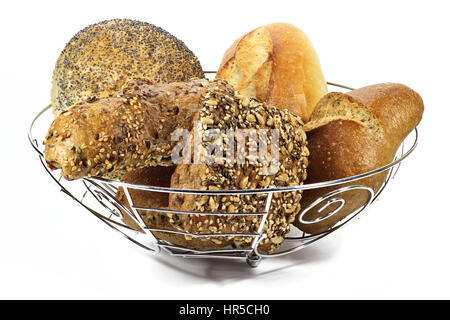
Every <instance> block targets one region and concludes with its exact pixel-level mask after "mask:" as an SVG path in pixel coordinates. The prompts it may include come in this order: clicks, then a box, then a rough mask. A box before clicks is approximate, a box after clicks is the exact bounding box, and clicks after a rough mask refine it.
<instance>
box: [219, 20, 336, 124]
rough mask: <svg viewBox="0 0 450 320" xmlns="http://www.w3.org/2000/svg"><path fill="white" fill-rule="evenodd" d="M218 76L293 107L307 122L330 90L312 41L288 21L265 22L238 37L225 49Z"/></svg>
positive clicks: (250, 93)
mask: <svg viewBox="0 0 450 320" xmlns="http://www.w3.org/2000/svg"><path fill="white" fill-rule="evenodd" d="M216 77H217V78H222V79H225V80H227V81H228V82H229V83H230V84H231V85H232V86H233V87H234V88H235V89H236V90H238V91H239V92H240V93H242V94H244V95H247V96H248V97H253V98H256V99H258V100H260V101H264V102H267V104H269V105H273V106H276V107H278V108H280V109H289V110H290V111H291V112H293V113H295V114H297V115H299V116H301V118H302V120H303V122H307V121H308V119H309V116H310V114H311V112H312V110H313V109H314V106H315V105H316V103H317V101H319V99H320V98H321V97H322V96H323V95H325V94H326V93H327V85H326V81H325V78H324V76H323V73H322V70H321V67H320V63H319V59H318V57H317V54H316V52H315V50H314V48H313V46H312V44H311V42H310V41H309V39H308V38H307V36H306V35H305V34H304V33H303V32H302V31H301V30H300V29H298V28H297V27H295V26H293V25H291V24H287V23H274V24H269V25H265V26H262V27H259V28H257V29H255V30H253V31H251V32H249V33H247V34H245V35H244V36H242V37H241V38H239V39H237V40H236V41H235V42H234V43H233V45H232V46H231V47H230V48H229V49H228V50H227V51H226V52H225V55H224V56H223V59H222V63H221V64H220V67H219V70H218V72H217V75H216Z"/></svg>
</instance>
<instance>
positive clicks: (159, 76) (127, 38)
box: [51, 19, 204, 115]
mask: <svg viewBox="0 0 450 320" xmlns="http://www.w3.org/2000/svg"><path fill="white" fill-rule="evenodd" d="M132 78H145V79H148V80H150V81H152V82H154V83H156V82H166V83H168V82H175V81H187V80H189V79H190V78H204V74H203V71H202V68H201V65H200V63H199V61H198V59H197V57H196V56H195V55H194V54H193V53H192V52H191V51H190V50H189V49H188V48H187V47H186V45H185V44H184V43H183V42H182V41H180V40H178V39H177V38H176V37H174V36H172V35H171V34H170V33H168V32H167V31H165V30H163V29H161V28H159V27H157V26H154V25H152V24H149V23H145V22H140V21H135V20H128V19H114V20H108V21H103V22H99V23H96V24H93V25H90V26H88V27H86V28H84V29H83V30H81V31H79V32H78V33H77V34H76V35H75V36H74V37H73V38H72V39H71V40H70V41H69V43H67V45H66V46H65V48H64V50H63V51H62V53H61V54H60V56H59V58H58V60H57V62H56V66H55V69H54V71H53V80H52V90H51V103H52V106H53V113H54V114H55V115H57V114H59V113H60V112H61V111H64V110H67V109H68V108H70V107H71V106H73V105H74V104H76V103H77V102H79V101H83V100H86V99H89V98H91V97H97V98H104V97H107V96H109V95H110V94H111V93H114V92H116V91H118V90H120V88H121V87H122V86H123V85H124V84H125V83H126V82H127V81H128V80H131V79H132Z"/></svg>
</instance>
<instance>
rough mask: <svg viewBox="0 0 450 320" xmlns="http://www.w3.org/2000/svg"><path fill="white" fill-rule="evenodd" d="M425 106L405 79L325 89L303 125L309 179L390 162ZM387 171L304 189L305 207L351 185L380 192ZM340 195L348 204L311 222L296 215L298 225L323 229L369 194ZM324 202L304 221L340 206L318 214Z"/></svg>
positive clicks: (310, 230)
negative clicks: (344, 89)
mask: <svg viewBox="0 0 450 320" xmlns="http://www.w3.org/2000/svg"><path fill="white" fill-rule="evenodd" d="M423 108H424V107H423V102H422V99H421V97H420V96H419V95H418V94H417V93H416V92H414V91H413V90H412V89H410V88H408V87H406V86H404V85H402V84H393V83H383V84H377V85H372V86H368V87H364V88H361V89H357V90H353V91H350V92H348V93H337V92H332V93H329V94H327V95H326V96H324V97H323V98H322V99H321V100H320V101H319V102H318V104H317V106H316V108H315V109H314V112H313V113H312V115H311V120H310V121H309V122H308V123H307V124H306V126H305V129H306V131H307V137H308V148H309V150H310V159H309V160H310V161H309V163H310V164H309V167H308V181H307V182H308V183H315V182H322V181H328V180H335V179H340V178H345V177H350V176H354V175H357V174H361V173H365V172H368V171H371V170H374V169H376V168H379V167H381V166H383V165H386V164H388V163H390V162H391V161H392V160H393V158H394V156H395V153H396V151H397V149H398V147H399V146H400V144H401V142H402V141H403V140H404V139H405V137H406V136H407V135H408V134H409V133H410V132H411V130H413V129H414V128H415V127H416V126H417V125H418V124H419V122H420V120H421V118H422V113H423ZM387 173H388V172H387V171H384V172H382V173H379V174H376V175H373V176H370V177H367V178H364V179H361V180H358V181H354V182H350V183H347V184H340V185H337V186H333V187H327V188H321V189H311V190H305V191H304V193H303V199H302V207H303V208H306V207H307V206H309V205H310V204H312V203H313V202H314V201H315V200H316V199H318V198H319V197H321V196H323V195H325V194H326V193H328V192H331V191H333V190H336V189H338V188H342V187H345V186H349V185H362V186H368V187H371V188H372V189H373V190H374V191H375V192H377V191H378V190H379V188H380V187H381V186H382V184H383V181H384V180H385V178H386V175H387ZM336 197H341V198H343V199H344V200H345V206H344V207H343V208H342V209H341V210H340V211H339V212H338V213H337V214H335V215H333V216H331V217H329V218H327V219H325V220H322V221H320V222H316V223H311V224H309V223H301V222H299V220H298V219H296V221H295V225H296V226H298V227H299V228H300V229H301V230H303V231H305V232H307V233H310V234H317V233H320V232H324V231H326V230H328V229H330V228H332V227H333V226H335V225H336V224H337V223H338V222H339V221H341V220H342V219H344V218H346V217H347V216H348V215H349V214H350V213H351V212H353V211H354V210H356V209H358V208H360V207H361V206H362V205H363V204H365V203H366V202H367V200H368V198H369V193H368V192H367V191H358V190H353V191H347V192H345V193H341V194H338V195H336ZM323 204H324V203H322V204H321V205H319V206H317V207H315V208H313V209H312V210H311V211H309V212H307V213H306V214H305V215H304V217H303V220H305V221H307V222H311V221H313V220H315V219H318V218H320V217H325V216H326V215H328V214H329V213H330V212H331V211H332V210H334V209H336V205H334V206H329V207H328V208H326V209H324V210H323V211H321V212H320V213H319V212H318V210H317V209H319V208H320V207H321V206H322V205H323Z"/></svg>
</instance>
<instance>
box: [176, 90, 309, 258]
mask: <svg viewBox="0 0 450 320" xmlns="http://www.w3.org/2000/svg"><path fill="white" fill-rule="evenodd" d="M208 95H209V96H208V98H207V99H208V100H206V102H205V104H204V107H203V108H202V110H200V112H199V116H200V119H202V123H203V124H204V125H203V126H199V127H194V130H193V133H192V135H196V134H198V135H200V136H204V135H205V133H206V130H210V129H213V128H220V129H221V130H222V132H224V131H226V130H227V129H235V131H236V132H237V130H239V129H254V130H255V131H257V132H258V133H260V132H261V131H262V130H269V129H274V130H277V132H279V134H278V136H279V140H278V142H277V141H276V140H275V138H274V137H273V136H272V140H271V144H273V146H274V147H278V148H279V150H280V152H279V159H278V165H277V168H276V170H274V171H272V172H270V171H268V172H264V171H263V169H267V165H263V164H262V163H261V161H256V162H253V161H252V157H251V155H250V153H249V148H250V146H249V147H248V148H246V153H245V161H244V162H243V163H239V162H237V161H236V160H237V157H238V156H237V155H236V154H235V155H234V161H233V162H234V163H233V162H230V163H226V162H225V163H223V162H222V163H211V164H208V163H206V162H202V163H199V164H195V163H194V164H179V165H178V166H177V167H176V169H175V172H174V174H173V175H172V180H171V187H172V188H181V189H201V190H235V189H255V188H269V187H274V186H279V187H283V186H293V185H300V184H302V182H303V180H304V179H305V178H306V166H307V165H308V149H307V147H306V135H305V133H304V131H303V124H302V121H301V119H300V117H298V116H295V115H293V114H292V113H290V112H289V111H287V110H279V109H277V108H275V107H269V106H267V105H265V104H263V103H260V102H258V101H257V100H254V99H247V98H242V97H241V96H240V95H237V94H236V92H235V91H233V90H232V89H231V87H230V86H228V85H226V84H225V83H223V82H220V81H219V85H218V86H217V87H215V88H214V90H213V91H211V92H209V93H208ZM203 119H204V121H203ZM195 130H198V131H197V132H195ZM238 140H239V139H238V138H237V137H236V141H238ZM230 143H232V142H230ZM209 146H210V142H209V141H202V142H201V148H204V149H207V148H208V147H209ZM227 146H228V142H227V140H226V139H225V146H224V147H223V148H224V149H225V150H226V148H227ZM237 149H239V146H237ZM259 151H260V152H261V150H259ZM271 159H272V160H273V158H271ZM236 162H237V163H236ZM266 199H267V195H266V194H256V195H255V194H251V195H233V196H224V195H220V196H219V195H217V196H201V195H193V194H175V193H171V194H170V196H169V208H170V209H175V210H189V211H200V212H202V211H205V212H228V213H252V212H264V211H265V203H266ZM300 199H301V192H288V193H276V194H274V198H273V199H272V202H271V206H270V211H269V214H268V217H267V221H266V223H265V225H264V228H263V232H265V233H266V235H267V237H266V238H265V239H264V240H262V241H261V242H260V245H259V247H258V251H259V252H263V253H270V252H273V251H274V250H275V249H277V248H278V247H279V246H280V245H281V243H282V242H283V241H284V236H285V235H286V234H287V233H288V232H289V228H290V224H291V223H292V222H293V219H294V217H295V215H296V214H297V213H298V212H299V211H300ZM260 222H261V216H256V215H250V216H243V215H235V216H225V217H224V216H216V217H211V216H203V215H201V214H200V215H183V216H181V215H180V216H179V218H178V219H174V223H173V224H174V226H175V227H176V228H178V229H179V230H185V231H188V232H190V233H194V234H215V233H228V234H229V233H247V234H248V233H258V227H259V225H260ZM188 240H189V239H188ZM225 240H233V242H234V244H235V245H236V246H237V247H238V248H250V246H251V243H252V241H253V240H254V238H253V237H240V236H234V237H232V238H225ZM220 241H224V240H223V239H222V240H220ZM224 242H225V241H224ZM215 243H216V244H220V242H218V241H215Z"/></svg>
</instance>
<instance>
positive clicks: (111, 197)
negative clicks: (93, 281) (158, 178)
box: [28, 82, 418, 267]
mask: <svg viewBox="0 0 450 320" xmlns="http://www.w3.org/2000/svg"><path fill="white" fill-rule="evenodd" d="M328 85H329V86H330V87H332V88H333V89H334V90H336V88H338V89H350V90H351V89H352V88H350V87H347V86H343V85H339V84H335V83H330V82H328ZM52 120H53V115H52V113H51V107H50V106H48V107H46V108H44V109H43V110H42V111H41V112H40V113H39V114H38V115H36V117H35V118H34V119H33V121H32V123H31V126H30V129H29V133H28V138H29V140H30V143H31V145H32V146H33V148H34V150H35V151H36V152H37V153H38V155H39V160H40V161H41V163H42V165H43V167H44V168H45V170H46V171H47V173H48V174H49V175H50V176H51V177H52V179H53V180H54V181H55V182H56V183H57V185H58V186H59V187H60V188H61V191H62V192H64V193H65V194H66V195H68V196H69V197H70V198H72V199H73V200H75V201H76V203H78V204H79V205H81V206H82V207H84V208H85V209H87V210H88V211H89V212H91V213H92V214H93V215H94V216H96V217H97V218H99V219H100V220H101V221H103V222H104V223H106V224H107V225H108V226H109V227H111V228H113V229H114V230H116V231H118V232H120V233H121V234H122V235H123V236H125V237H126V238H127V239H128V240H130V241H132V242H133V243H135V244H136V245H138V246H140V247H142V248H144V249H146V250H148V251H150V252H153V253H159V252H161V251H165V252H167V253H168V254H170V255H173V256H180V257H184V258H221V259H242V260H246V261H247V263H248V264H249V265H250V266H251V267H256V266H257V265H258V264H259V262H260V261H261V260H262V258H269V257H277V256H281V255H285V254H289V253H292V252H295V251H298V250H301V249H303V248H305V247H306V246H308V245H310V244H312V243H314V242H316V241H317V240H319V239H321V238H323V237H325V236H327V235H329V234H330V233H332V232H335V231H336V230H338V229H341V228H342V227H343V226H345V225H347V224H348V223H349V222H350V221H355V220H356V218H359V217H360V216H361V213H362V212H363V211H365V209H366V208H367V207H368V206H369V205H370V204H371V203H372V202H373V201H374V200H375V199H377V197H378V196H379V195H380V194H381V192H382V191H383V190H384V189H385V187H386V185H387V183H388V182H389V181H390V180H391V179H392V178H393V177H394V176H395V174H396V173H397V171H398V169H399V167H400V164H401V162H402V161H403V160H404V159H405V158H406V157H407V156H409V155H410V154H411V152H412V151H413V150H414V149H415V147H416V146H417V140H418V131H417V128H415V129H414V130H413V131H412V132H411V134H410V135H409V136H408V137H407V138H406V139H405V140H404V141H403V143H402V145H401V146H400V147H399V149H398V150H397V154H396V156H395V158H394V160H393V161H392V162H391V163H390V164H388V165H385V166H383V167H380V168H377V169H375V170H372V171H369V172H366V173H363V174H359V175H356V176H352V177H347V178H343V179H338V180H333V181H325V182H319V183H312V184H303V185H299V186H290V187H280V188H270V189H267V188H266V189H251V190H250V189H245V190H217V191H216V190H186V189H174V188H164V187H155V186H147V185H136V184H129V183H124V182H121V181H110V180H105V179H101V178H92V177H90V178H83V179H81V180H75V181H67V180H65V179H62V177H61V175H60V171H59V170H55V171H51V170H50V169H48V168H47V166H46V162H45V159H44V154H43V146H42V143H41V144H40V143H39V142H38V141H41V142H42V141H43V137H44V136H45V133H46V131H47V129H48V126H49V124H50V123H51V121H52ZM36 137H38V139H40V140H38V139H37V138H36ZM386 171H388V172H387V174H386V178H385V179H384V182H383V184H382V185H381V187H380V188H379V189H378V191H377V192H374V190H373V189H372V188H371V187H368V186H366V185H364V184H362V183H361V180H362V179H364V178H367V177H369V176H373V175H376V174H380V173H381V172H386ZM350 183H351V184H350ZM343 184H345V186H342V187H339V188H337V189H334V190H333V191H331V192H329V193H327V194H324V195H323V196H321V197H319V198H318V199H317V200H316V201H314V202H313V203H311V204H310V205H309V206H308V207H306V208H302V211H301V213H300V215H299V216H298V217H299V219H300V220H301V219H302V217H304V215H305V214H306V213H307V212H308V211H310V210H312V209H313V208H315V209H317V210H318V211H319V212H320V211H321V210H323V209H325V208H326V207H329V206H331V205H333V204H334V205H335V209H334V210H332V211H331V212H329V213H327V214H326V215H325V216H323V217H320V218H319V219H316V220H314V221H313V222H312V223H315V222H318V221H321V220H324V219H329V218H330V217H331V216H334V215H336V214H338V212H339V211H340V210H342V209H343V208H344V207H345V205H346V203H345V199H344V198H343V197H342V194H344V193H345V192H349V191H352V192H354V191H355V190H358V191H362V192H367V193H368V197H367V201H366V202H365V203H364V204H363V205H362V206H360V207H359V208H358V209H356V210H354V211H353V212H351V213H350V214H349V215H347V216H346V217H345V218H344V219H342V220H340V221H339V222H338V223H337V224H335V225H334V226H333V227H332V228H330V229H328V230H327V231H324V232H321V233H318V234H314V235H313V234H307V233H306V232H303V231H301V230H299V229H297V228H296V227H295V226H294V225H291V231H290V232H289V234H288V235H286V236H285V237H284V242H283V245H282V246H281V247H280V248H278V249H277V250H276V251H275V252H273V253H270V254H264V253H262V252H259V251H258V245H259V243H260V242H261V241H262V240H263V239H264V238H265V237H266V234H265V233H264V232H263V229H264V224H265V222H266V219H267V216H268V214H269V210H270V204H271V200H272V197H273V196H274V194H276V193H281V192H293V191H300V190H307V189H316V188H324V187H330V186H338V185H343ZM119 188H122V189H123V191H124V194H125V196H126V199H127V201H128V204H129V207H127V206H125V205H124V204H123V203H121V202H120V201H119V200H118V199H117V198H116V193H117V191H118V190H119ZM133 189H134V190H145V191H149V192H163V193H178V194H195V195H207V196H211V195H250V194H265V195H267V197H266V203H265V210H264V211H263V212H256V213H255V212H240V213H222V212H196V211H181V210H170V209H161V208H149V207H142V206H138V205H136V204H135V203H134V201H133V197H132V196H131V194H130V190H133ZM325 201H326V202H325ZM336 204H337V206H336ZM130 209H131V210H130ZM138 210H139V211H149V212H165V213H172V214H201V215H205V216H236V215H252V216H260V217H261V219H260V222H259V225H258V228H257V232H254V233H227V234H221V233H213V234H190V233H186V232H181V231H175V230H167V229H158V228H149V227H147V225H146V224H145V223H144V221H143V219H142V217H141V215H140V214H139V212H138ZM124 213H125V214H127V215H128V216H129V218H131V219H132V220H133V221H134V223H135V224H136V225H138V226H139V228H140V229H141V231H137V230H136V229H134V228H132V227H130V226H129V225H127V224H124V223H123V220H122V219H123V215H124ZM153 232H168V233H177V234H182V235H185V236H190V237H210V236H214V237H238V236H239V237H243V236H245V237H251V238H252V242H251V246H250V247H249V248H245V249H241V248H236V247H226V248H223V249H214V250H212V249H211V250H207V249H201V250H200V249H192V248H188V247H183V246H180V245H175V244H173V243H170V242H168V241H165V240H161V239H158V238H156V237H155V236H154V235H153Z"/></svg>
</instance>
